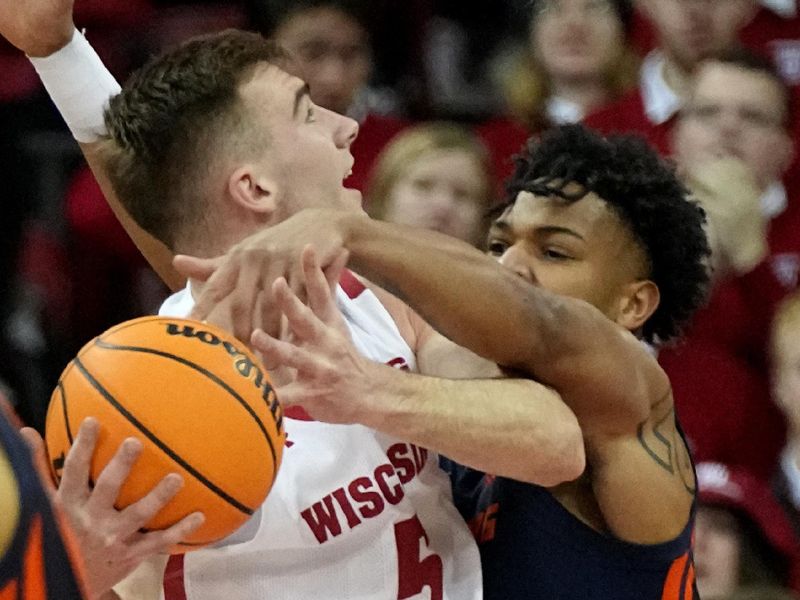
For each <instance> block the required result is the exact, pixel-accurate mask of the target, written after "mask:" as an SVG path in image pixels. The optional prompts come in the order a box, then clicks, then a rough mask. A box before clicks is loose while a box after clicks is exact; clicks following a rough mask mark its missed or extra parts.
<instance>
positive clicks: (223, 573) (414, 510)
mask: <svg viewBox="0 0 800 600" xmlns="http://www.w3.org/2000/svg"><path fill="white" fill-rule="evenodd" d="M346 277H349V278H350V282H349V283H350V285H348V286H347V287H348V290H347V293H346V292H345V291H344V290H343V289H342V287H341V286H340V287H339V288H338V289H337V295H336V301H337V304H338V306H339V308H340V309H341V311H342V312H343V314H344V316H345V320H346V321H347V325H348V327H349V329H350V333H351V335H352V337H353V341H354V343H355V345H356V347H357V348H358V350H359V352H361V353H362V354H363V355H364V356H367V357H369V358H371V359H373V360H376V361H380V362H383V363H387V364H391V365H392V366H395V367H399V368H408V369H411V370H413V369H415V359H414V355H413V353H412V351H411V349H410V348H409V347H408V345H407V344H406V343H405V341H404V340H403V338H402V337H401V336H400V333H399V331H398V329H397V326H396V324H395V323H394V321H393V320H392V318H391V317H390V315H389V313H388V312H387V311H386V309H385V308H384V307H383V306H382V305H381V303H380V302H379V301H378V299H377V298H376V297H375V295H374V294H372V292H370V291H369V290H366V289H364V288H363V286H360V284H359V283H358V282H357V280H355V279H354V278H353V277H352V275H350V274H347V275H346ZM348 293H349V295H348ZM192 305H193V301H192V297H191V293H190V291H189V289H188V288H187V289H185V290H183V291H181V292H178V294H175V295H174V296H172V297H171V298H170V299H168V300H167V301H166V302H165V303H164V305H163V306H162V309H161V311H160V314H167V315H169V316H186V315H187V314H188V313H189V311H190V310H191V307H192ZM290 414H291V411H290ZM292 416H294V417H299V418H292ZM292 416H289V415H287V416H286V417H285V418H284V425H285V428H286V432H287V436H288V442H287V447H286V449H285V450H284V454H283V464H282V465H281V467H280V471H279V473H278V477H277V480H276V482H275V485H274V487H273V489H272V491H271V492H270V495H269V497H268V498H267V500H266V502H265V503H264V505H263V506H262V509H261V511H259V513H257V514H256V515H255V516H254V518H253V520H252V521H254V522H252V523H250V524H249V525H250V526H249V527H248V526H245V528H243V530H240V531H239V532H237V533H236V534H234V535H233V536H231V538H228V539H227V540H224V541H223V543H222V544H219V545H217V546H216V547H214V548H210V549H203V550H198V551H194V552H191V553H188V554H186V555H185V556H184V557H183V558H175V557H173V560H171V563H173V564H172V568H170V567H168V569H167V573H166V575H165V590H167V591H166V596H162V597H166V600H180V599H182V598H186V599H188V600H251V599H252V600H254V599H264V600H267V599H268V600H289V599H291V600H319V599H326V600H335V599H348V600H350V599H352V600H355V599H364V600H367V599H370V600H379V599H386V600H404V599H406V598H410V599H415V600H416V599H430V600H445V599H450V600H464V599H479V598H481V597H482V580H481V571H480V559H479V555H478V550H477V547H476V545H475V542H474V540H473V538H472V536H471V534H470V532H469V530H468V529H467V526H466V524H465V523H464V521H463V519H462V518H461V517H460V515H459V513H458V512H457V511H456V509H455V507H454V506H453V502H452V495H451V492H450V482H449V479H448V478H447V476H446V475H445V474H444V473H443V472H442V471H441V470H440V469H439V466H438V457H437V455H436V454H435V453H433V452H429V451H427V450H425V449H422V448H418V447H416V446H413V445H411V444H408V443H405V442H402V441H400V440H397V439H394V438H392V437H390V436H387V435H384V434H382V433H379V432H376V431H374V430H371V429H368V428H366V427H363V426H360V425H329V424H325V423H319V422H316V421H312V420H307V419H304V418H303V416H302V415H292ZM245 530H249V531H250V533H246V534H245V533H244V531H245ZM242 540H244V541H242ZM181 562H182V565H180V563H181ZM174 563H178V564H179V565H180V566H179V568H178V569H177V570H176V569H175V564H174ZM181 566H182V568H181ZM176 578H182V579H183V581H182V582H180V581H177V582H176ZM176 590H177V591H176ZM182 594H183V595H182Z"/></svg>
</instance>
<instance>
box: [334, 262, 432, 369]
mask: <svg viewBox="0 0 800 600" xmlns="http://www.w3.org/2000/svg"><path fill="white" fill-rule="evenodd" d="M339 285H340V286H341V287H342V289H343V290H344V292H345V294H347V296H348V297H349V298H351V299H355V298H358V297H360V296H361V294H362V293H363V292H364V291H370V292H371V293H372V294H373V295H374V296H375V298H376V299H377V300H378V302H380V304H381V305H382V306H383V308H384V309H385V310H386V312H387V313H389V316H390V317H391V318H392V320H393V321H394V323H395V325H396V326H397V329H398V331H399V332H400V336H401V337H402V338H403V340H404V341H405V342H406V343H407V344H408V346H409V348H411V349H412V350H413V351H414V352H415V353H416V351H417V349H418V347H419V344H420V338H421V336H422V335H423V331H424V330H425V329H427V328H428V325H427V323H425V321H423V320H422V318H421V317H420V316H419V315H418V314H417V313H416V312H415V311H414V310H413V309H412V308H411V307H410V306H408V304H406V303H405V302H403V301H402V300H401V299H400V298H398V297H397V296H395V295H394V294H392V293H391V292H389V291H387V290H385V289H384V288H382V287H381V286H379V285H378V284H376V283H375V282H373V281H370V280H369V279H367V278H366V277H363V276H361V275H359V274H357V273H353V272H352V271H350V270H347V269H346V270H345V271H344V272H343V273H342V277H341V278H340V280H339Z"/></svg>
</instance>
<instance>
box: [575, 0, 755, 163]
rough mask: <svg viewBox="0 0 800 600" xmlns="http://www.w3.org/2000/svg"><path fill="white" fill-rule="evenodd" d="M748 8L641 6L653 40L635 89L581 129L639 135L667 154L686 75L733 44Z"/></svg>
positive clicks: (670, 0) (658, 0) (745, 3)
mask: <svg viewBox="0 0 800 600" xmlns="http://www.w3.org/2000/svg"><path fill="white" fill-rule="evenodd" d="M751 2H752V0H726V1H725V2H686V1H685V0H641V2H640V6H641V9H642V10H643V11H644V14H645V15H646V16H647V18H648V19H649V20H650V21H651V22H652V24H653V26H654V28H655V30H656V32H657V34H658V41H659V44H658V47H657V48H656V49H654V50H652V51H651V52H650V53H649V54H648V55H647V56H646V57H645V59H644V62H643V63H642V67H641V70H640V74H639V87H638V89H636V90H635V91H633V92H631V93H630V94H627V95H626V96H624V97H623V98H621V99H620V100H618V101H616V102H612V103H611V104H609V105H607V106H605V107H602V108H600V109H599V110H597V111H596V112H594V113H593V114H591V115H589V116H588V117H587V118H586V119H585V123H586V124H587V125H589V126H590V127H593V128H595V129H598V130H599V131H601V132H603V133H612V132H622V133H628V132H634V133H639V134H641V135H643V136H644V137H645V138H646V139H647V140H648V141H649V142H650V143H651V144H653V145H654V146H655V147H656V148H657V149H658V150H659V151H660V152H662V153H663V154H668V153H669V146H670V143H669V131H670V129H671V127H672V125H673V124H674V122H675V115H676V114H677V113H678V111H679V110H680V108H681V106H682V105H683V103H684V101H685V99H686V96H687V94H688V91H689V89H690V84H691V76H692V74H693V73H694V71H695V69H696V68H697V66H698V65H699V64H700V63H701V62H702V61H703V60H704V59H706V58H709V57H712V56H714V55H716V54H718V53H720V52H722V51H723V50H726V49H729V48H732V47H733V46H734V45H735V44H736V41H737V40H736V36H737V33H738V31H739V29H740V28H741V27H742V26H743V24H744V23H745V22H746V20H747V18H748V17H749V16H750V10H751V8H752V6H751Z"/></svg>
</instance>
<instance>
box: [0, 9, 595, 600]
mask: <svg viewBox="0 0 800 600" xmlns="http://www.w3.org/2000/svg"><path fill="white" fill-rule="evenodd" d="M0 31H2V33H3V34H4V35H5V36H6V37H7V38H8V39H9V40H10V41H11V42H12V43H14V44H15V45H16V46H17V47H19V48H20V49H22V50H24V51H25V52H26V53H27V54H28V55H29V56H39V57H46V58H44V59H38V60H36V61H35V63H36V66H37V69H38V70H39V72H40V74H41V75H42V76H43V79H44V81H45V83H46V86H47V87H48V91H50V93H51V94H52V95H53V97H54V99H55V101H56V104H57V106H58V107H59V109H60V110H61V111H62V113H63V114H64V116H65V119H66V120H67V123H68V124H69V125H70V127H71V129H72V131H73V133H74V134H75V136H76V139H78V140H79V141H80V142H82V148H83V150H84V152H85V154H86V156H87V158H88V159H89V162H90V164H91V165H92V166H93V168H94V169H95V172H96V174H97V176H98V178H99V180H100V183H101V185H102V186H103V187H104V190H105V192H106V194H107V197H108V198H109V201H110V203H111V204H112V207H114V209H115V210H116V211H117V212H118V215H119V216H120V219H121V220H122V221H123V223H124V224H125V226H126V227H127V228H128V230H129V232H130V233H131V235H132V236H133V238H134V239H135V241H136V242H137V243H138V244H139V247H140V248H141V249H142V251H143V252H144V253H145V255H146V256H147V258H148V259H149V260H150V261H151V263H152V264H153V265H154V266H155V267H156V268H157V270H158V271H159V272H160V273H161V274H162V276H163V277H164V279H165V281H168V282H169V283H171V284H172V285H173V286H174V287H175V288H178V287H180V285H181V282H180V279H179V278H178V277H177V276H176V275H175V273H174V271H172V270H171V266H170V260H171V256H172V252H175V251H180V252H184V253H192V254H195V255H205V256H213V255H216V254H218V253H220V252H224V251H226V250H228V249H229V248H230V247H231V246H232V245H234V244H235V243H236V242H238V241H240V240H242V239H243V238H244V237H246V236H247V235H248V234H250V233H253V232H254V231H256V230H259V229H261V228H263V227H267V226H270V225H272V224H274V223H278V222H280V221H282V220H283V219H285V218H286V217H288V216H289V215H291V214H293V213H294V212H297V211H298V210H300V209H302V208H306V207H309V206H333V207H337V208H340V209H342V210H345V211H358V210H360V198H359V196H358V193H357V192H354V191H352V190H347V189H346V188H344V187H343V185H342V179H343V178H344V177H345V176H346V174H347V171H348V170H349V168H350V165H351V161H352V158H351V156H350V154H349V151H348V148H349V144H350V142H351V141H352V139H354V137H355V135H356V132H357V126H356V124H355V123H354V122H353V121H351V120H349V119H346V118H345V117H342V116H340V115H336V114H335V113H331V112H329V111H326V110H323V109H319V108H318V107H315V106H314V105H313V104H312V103H311V101H310V99H309V97H308V93H307V90H306V88H305V86H304V85H303V83H302V81H299V80H298V79H296V78H294V77H291V76H290V75H288V74H287V73H286V72H285V71H283V70H282V69H281V68H280V67H279V66H278V64H280V63H281V62H282V56H281V54H280V53H279V52H278V51H277V50H276V49H275V48H274V47H273V46H271V45H270V44H267V43H265V42H264V41H263V40H261V39H260V38H258V37H257V36H253V35H250V34H244V33H241V32H227V33H224V34H221V35H217V36H213V37H210V38H205V39H202V40H198V41H194V42H192V43H190V44H188V45H185V46H183V47H181V48H179V49H177V50H176V51H174V52H172V53H169V54H167V55H165V56H163V57H160V58H158V59H156V60H155V61H154V62H152V63H151V64H150V65H149V66H148V67H146V68H145V69H144V70H143V71H142V72H140V74H139V75H137V76H136V77H134V78H133V79H132V81H131V82H129V83H128V84H126V88H125V90H124V91H123V92H122V93H121V94H118V92H119V89H118V87H117V86H116V83H115V82H114V81H113V78H111V77H110V75H108V73H107V72H106V71H105V70H104V69H103V67H102V65H101V64H100V63H99V60H98V59H97V57H96V55H94V54H93V53H92V51H91V49H90V48H89V47H88V45H87V44H86V42H85V40H84V39H83V37H82V36H81V35H80V34H78V33H77V32H75V30H74V27H73V25H72V21H71V2H69V0H55V1H52V0H48V1H45V0H24V1H23V2H19V1H18V0H13V1H12V0H2V1H1V2H0ZM276 63H277V64H276ZM112 96H113V97H114V98H113V99H112V101H111V106H110V108H109V110H108V113H107V117H106V119H105V122H104V121H103V118H102V112H103V107H104V106H105V105H106V104H107V103H108V99H109V98H110V97H112ZM109 180H110V181H111V182H113V186H112V185H109ZM117 197H119V200H117ZM309 260H310V259H309ZM308 273H309V277H312V276H313V275H314V274H315V273H317V271H316V270H315V269H314V265H313V263H309V268H308ZM336 293H337V305H338V308H339V309H340V310H341V311H342V312H343V313H344V314H345V316H346V322H347V327H348V329H349V331H350V334H351V336H352V338H353V341H354V343H355V344H356V345H357V347H358V348H359V350H360V351H361V352H362V353H363V354H364V355H366V356H367V357H369V358H371V359H373V360H376V361H379V362H384V363H388V364H390V365H392V366H395V367H398V368H407V369H410V370H414V369H419V370H421V371H424V372H428V373H441V372H444V371H445V370H447V371H448V372H450V373H451V374H453V373H454V372H455V368H454V367H453V365H454V364H455V365H456V366H457V367H458V370H461V371H462V374H464V373H463V370H464V368H465V367H470V368H471V371H470V372H471V373H473V374H474V375H483V376H493V375H495V374H497V370H496V368H487V366H486V363H485V362H484V361H480V360H479V359H477V357H475V356H472V355H468V354H461V355H460V357H459V359H458V360H457V361H455V360H453V359H452V358H450V357H452V356H453V355H452V352H453V348H452V345H451V344H450V343H448V342H447V341H446V340H444V338H441V337H440V336H437V335H436V334H434V333H433V331H432V330H431V329H430V328H428V327H427V326H426V325H425V324H424V323H423V322H422V321H421V320H420V319H419V318H418V317H417V316H416V315H414V314H413V313H412V312H411V311H410V310H408V309H407V307H405V306H404V305H403V304H402V303H400V302H399V301H398V300H397V299H395V298H392V297H391V296H389V295H388V294H386V293H385V292H382V291H381V290H379V289H377V288H373V287H372V286H369V284H366V283H365V282H363V281H362V280H360V279H358V278H357V277H356V276H354V275H352V274H349V273H345V274H344V275H343V278H342V284H341V286H340V287H339V288H337V292H336ZM310 300H311V301H312V302H313V297H312V298H310ZM192 304H193V300H192V290H191V288H188V287H187V288H185V289H184V290H183V291H181V292H178V294H177V295H176V296H173V297H172V298H171V299H170V300H169V301H168V302H167V303H165V305H164V307H163V308H162V312H163V313H164V314H172V315H185V314H188V312H189V311H190V310H191V307H192ZM261 312H262V311H259V314H261ZM263 313H264V314H265V315H266V317H267V318H266V320H265V322H264V323H263V325H264V326H269V325H270V324H271V321H270V319H269V317H270V314H271V313H270V312H269V311H267V310H264V311H263ZM274 331H276V332H277V330H276V329H274ZM476 369H477V370H476ZM420 381H421V383H419V385H420V386H422V387H423V388H424V391H425V392H426V393H425V398H426V399H427V400H428V401H426V402H425V403H420V404H419V405H416V406H411V405H409V406H408V408H409V409H411V410H409V413H408V414H407V415H406V417H405V419H404V421H403V426H402V427H400V426H399V425H398V427H397V431H399V430H400V429H403V430H407V431H408V436H405V438H406V439H404V440H403V439H397V438H395V437H393V436H390V435H386V434H383V433H379V432H377V431H375V430H372V429H369V428H367V427H364V426H361V425H347V424H343V425H326V424H322V423H318V422H316V421H313V420H310V419H309V418H308V416H307V415H305V414H303V413H302V412H299V413H297V412H296V413H292V414H289V415H287V417H288V418H287V419H286V429H287V432H288V436H289V447H288V448H287V451H286V453H285V455H284V464H283V467H282V469H281V473H280V475H279V477H278V481H277V483H276V486H275V487H274V488H273V491H272V493H271V494H270V497H269V498H268V500H267V502H266V504H265V506H264V510H262V511H260V513H259V514H258V515H256V517H255V518H254V520H253V521H252V522H251V523H249V524H248V525H247V526H245V527H244V528H243V529H242V530H240V531H239V532H236V533H235V534H234V535H233V536H232V537H231V538H230V539H227V540H224V541H223V542H222V543H220V544H219V545H218V546H216V547H214V548H211V549H208V550H200V551H197V552H194V553H190V554H188V555H186V556H185V557H183V558H175V559H172V560H171V561H170V565H169V567H168V573H167V577H166V578H165V580H164V586H163V587H164V594H165V596H166V597H167V598H183V597H186V598H189V599H190V600H204V599H206V598H208V599H211V598H213V599H217V598H221V597H227V598H231V599H232V600H235V599H238V598H260V597H269V598H276V599H281V598H322V597H324V598H388V599H394V598H397V599H398V600H400V599H405V598H452V599H461V598H479V597H480V595H481V577H480V567H479V564H478V555H477V551H476V548H475V546H474V542H473V541H472V539H471V536H470V535H469V532H468V531H467V529H466V526H465V525H464V523H463V522H462V521H461V520H460V518H459V517H458V515H457V513H456V512H455V510H454V507H453V506H452V500H451V498H450V495H449V483H448V482H447V479H446V478H445V477H444V475H443V474H442V473H441V472H439V471H438V468H437V464H436V463H437V460H436V456H435V454H434V452H432V451H430V452H429V451H428V450H425V449H424V448H429V449H431V450H437V451H441V452H443V453H446V454H447V455H449V456H451V457H453V458H455V459H457V460H459V461H460V462H462V463H465V464H470V465H473V466H475V467H477V468H481V469H485V470H488V471H492V472H495V473H501V474H504V475H507V476H509V477H514V478H516V479H521V480H524V481H531V482H538V483H542V484H546V485H552V484H554V483H557V482H559V481H563V480H567V479H571V478H574V477H576V476H577V475H578V474H579V473H580V472H581V470H582V468H583V461H584V457H583V447H582V440H581V435H580V430H579V428H578V427H577V422H576V420H575V417H574V415H573V414H572V412H571V411H570V410H569V409H568V408H567V407H566V406H565V405H564V404H563V403H562V402H561V401H560V399H559V398H558V396H557V395H555V394H554V393H553V392H552V391H550V390H548V389H547V388H545V387H543V386H540V385H538V384H536V383H533V382H530V381H516V380H491V379H488V380H475V381H472V382H469V383H464V382H461V383H459V382H451V381H440V380H420ZM488 397H491V398H493V403H492V406H491V408H490V407H489V406H488V405H487V404H486V402H485V399H486V398H488ZM498 409H499V410H498ZM391 417H392V415H391V414H389V413H387V414H386V418H387V419H391ZM393 433H394V432H393ZM90 445H91V444H89V446H90ZM81 447H82V449H83V453H82V455H81V456H80V457H79V458H75V456H73V457H72V460H73V463H78V462H81V461H82V464H84V465H85V464H86V463H87V462H88V459H89V455H88V454H87V452H86V451H85V450H86V447H87V444H82V445H81ZM540 448H547V449H548V450H547V451H546V452H542V451H541V450H540ZM75 471H76V472H80V469H76V470H75ZM84 472H85V470H84ZM123 475H124V474H123ZM121 477H122V476H121V475H118V478H117V479H120V478H121ZM75 484H76V485H77V484H80V485H83V486H84V487H85V488H86V494H85V497H84V498H82V499H80V500H79V501H76V502H75V504H77V506H67V509H68V510H70V511H71V512H72V514H73V515H74V514H80V515H81V517H80V519H78V521H79V522H78V524H77V527H76V529H77V533H78V536H79V541H81V542H82V547H83V548H84V550H85V552H87V553H89V555H88V556H87V557H86V562H87V564H88V565H89V567H90V572H89V578H90V581H89V583H90V585H92V584H93V583H94V587H93V588H92V589H93V592H94V594H95V595H99V594H102V593H105V592H106V591H107V589H106V588H107V586H108V584H109V581H110V580H113V579H115V578H116V579H118V578H119V576H121V575H122V574H124V573H123V572H124V571H127V570H129V569H130V568H131V567H132V566H134V565H135V564H136V563H137V562H138V561H140V560H141V559H142V558H143V557H144V556H143V554H146V553H147V552H144V551H143V545H142V543H141V541H142V538H141V537H139V536H137V538H136V541H137V546H136V552H132V551H129V548H128V547H127V542H128V541H129V540H127V539H125V538H121V537H120V536H119V534H118V529H119V520H120V519H127V520H128V524H129V522H130V519H131V518H132V516H131V515H130V514H127V515H126V514H125V511H123V512H122V513H118V514H115V512H116V511H114V510H113V506H111V503H113V499H112V500H111V501H110V503H109V502H106V503H105V505H104V506H97V504H98V503H97V501H95V502H94V503H92V501H91V498H92V497H93V493H92V492H91V491H90V490H89V489H88V481H83V482H75ZM168 496H169V494H163V495H162V500H163V502H166V501H167V500H168ZM98 513H102V514H103V519H102V520H98V519H97V518H96V516H97V514H98ZM134 517H135V515H134ZM146 520H147V519H144V520H142V523H144V522H146ZM191 524H192V523H190V524H189V525H191ZM179 525H180V524H179ZM189 525H186V524H183V526H185V527H188V526H189ZM172 533H173V535H174V532H172ZM149 535H151V534H146V535H145V538H147V536H149ZM156 535H158V534H156ZM156 539H158V540H159V541H160V542H162V543H160V544H158V543H155V542H151V543H150V545H149V546H147V549H148V551H156V550H158V549H159V547H160V548H165V547H167V546H168V545H169V544H171V543H172V541H169V542H168V543H167V542H166V540H165V539H164V538H156ZM92 571H94V574H93V573H92ZM111 583H113V581H111Z"/></svg>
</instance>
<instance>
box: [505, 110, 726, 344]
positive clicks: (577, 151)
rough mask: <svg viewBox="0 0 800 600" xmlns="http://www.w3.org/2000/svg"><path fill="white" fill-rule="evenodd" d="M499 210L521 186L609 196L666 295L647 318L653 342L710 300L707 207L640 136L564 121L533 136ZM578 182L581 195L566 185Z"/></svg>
mask: <svg viewBox="0 0 800 600" xmlns="http://www.w3.org/2000/svg"><path fill="white" fill-rule="evenodd" d="M514 162H515V167H516V168H515V170H514V174H513V175H512V176H511V178H510V179H509V180H508V182H507V184H506V198H505V202H504V204H503V205H502V206H501V207H498V208H499V209H500V210H504V209H505V208H507V207H509V206H511V205H512V204H513V203H514V201H515V200H516V198H517V195H518V194H519V193H520V192H522V191H526V192H531V193H534V194H536V195H541V196H550V197H553V196H556V197H559V198H562V199H563V200H564V201H566V202H576V201H578V200H580V199H581V198H583V197H584V196H585V195H586V194H588V193H589V192H594V193H595V194H597V195H598V196H599V197H600V198H601V199H602V200H604V201H605V202H606V203H607V204H608V205H609V206H610V207H611V208H612V210H614V211H615V213H616V214H617V215H618V216H619V217H620V218H621V219H622V221H623V223H626V224H627V225H628V226H629V227H630V229H631V231H632V233H633V234H634V236H635V237H636V239H637V240H638V241H639V243H640V245H641V247H642V248H643V249H644V250H645V253H646V256H647V258H648V261H649V265H648V267H649V274H648V276H649V278H650V279H651V280H652V281H653V282H654V283H655V284H656V285H657V286H658V289H659V291H660V294H661V301H660V303H659V306H658V308H657V309H656V311H655V312H654V313H653V315H652V316H651V317H650V319H648V321H647V322H646V323H645V324H644V327H643V331H642V335H643V337H644V339H645V340H646V341H648V342H651V343H652V342H657V343H664V342H666V341H668V340H670V339H672V338H675V337H676V336H678V335H679V334H680V332H681V330H682V328H683V326H684V325H685V324H686V323H687V321H688V320H689V319H690V318H691V316H692V314H693V313H694V311H695V310H696V309H697V308H698V307H699V306H701V305H702V304H703V303H704V301H705V299H706V293H707V289H708V283H709V267H708V257H709V254H710V250H709V246H708V240H707V238H706V233H705V230H704V228H703V225H704V224H705V220H706V219H705V213H704V211H703V209H702V208H701V207H700V206H699V204H697V202H695V201H694V200H692V199H691V198H690V197H689V191H688V190H687V189H686V188H685V187H684V186H683V185H682V184H681V183H680V181H678V179H677V177H676V176H675V172H674V169H673V168H672V167H671V166H670V165H669V164H668V163H666V162H665V161H664V160H662V159H661V158H660V157H659V156H658V155H657V154H656V152H655V151H654V150H653V149H652V148H651V147H650V146H649V145H648V144H647V143H646V142H645V141H644V140H642V139H640V138H638V137H635V136H630V135H618V136H610V137H608V138H604V137H602V136H600V135H599V134H597V133H595V132H593V131H590V130H588V129H587V128H585V127H583V126H582V125H564V126H562V127H558V128H554V129H552V130H551V131H549V132H547V133H545V134H544V135H543V136H542V137H541V139H540V140H538V141H537V140H536V139H534V138H531V139H530V140H529V141H528V143H527V145H526V147H525V148H524V149H523V152H522V153H521V154H519V155H517V156H515V157H514ZM569 183H577V184H579V185H580V187H581V188H582V189H581V190H580V191H579V192H577V193H567V192H565V186H566V185H567V184H569Z"/></svg>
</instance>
